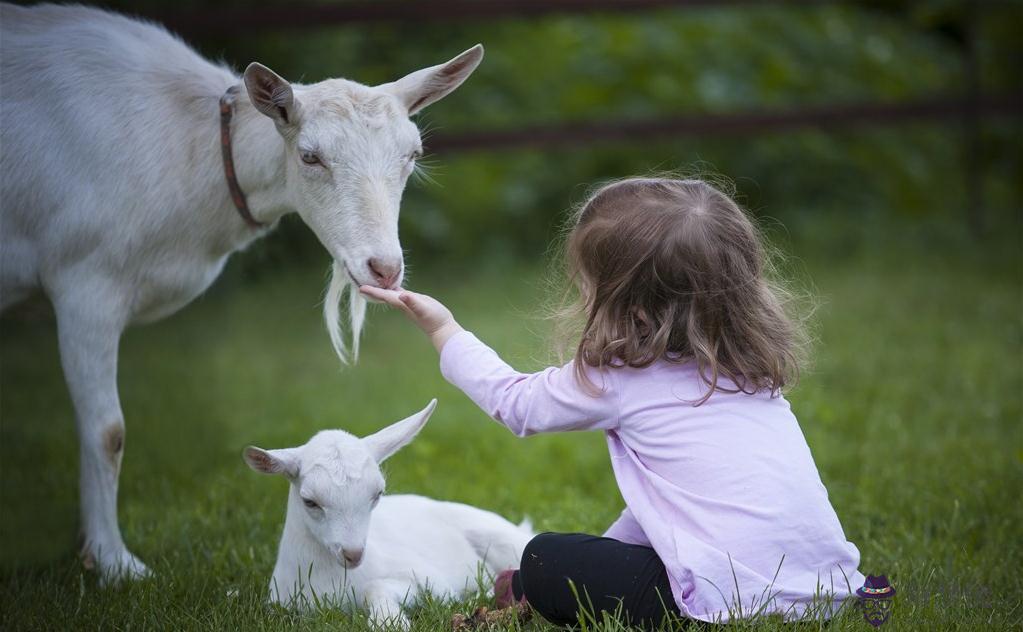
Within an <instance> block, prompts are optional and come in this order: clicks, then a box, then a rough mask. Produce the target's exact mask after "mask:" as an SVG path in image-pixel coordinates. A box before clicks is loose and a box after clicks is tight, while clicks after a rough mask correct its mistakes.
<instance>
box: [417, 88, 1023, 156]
mask: <svg viewBox="0 0 1023 632" xmlns="http://www.w3.org/2000/svg"><path fill="white" fill-rule="evenodd" d="M976 115H980V116H984V117H1015V118H1020V117H1021V116H1023V94H1021V95H1011V96H1004V97H998V98H983V99H980V100H977V101H975V100H972V99H966V98H962V97H948V98H933V99H927V100H920V101H911V102H903V103H861V104H842V105H825V106H817V107H799V108H793V109H789V110H780V111H763V110H757V111H747V112H735V113H729V114H693V115H684V116H675V117H666V118H659V119H651V120H619V121H592V122H581V123H580V122H574V123H558V124H552V125H538V126H531V127H517V128H514V129H508V130H476V131H466V132H451V133H444V132H437V133H436V134H434V135H432V136H430V137H429V138H428V139H427V141H426V144H427V146H428V148H429V150H430V151H431V152H433V153H446V152H454V151H481V150H498V149H513V148H547V147H564V146H578V145H583V144H592V143H599V142H612V141H648V140H650V139H663V138H665V137H670V136H724V135H730V134H751V133H761V132H762V133H775V132H780V131H788V130H796V129H802V128H817V129H840V128H843V127H851V126H857V125H864V124H879V123H884V124H893V123H912V122H915V121H934V120H949V119H953V120H954V119H962V120H964V121H966V120H969V118H970V117H973V116H976Z"/></svg>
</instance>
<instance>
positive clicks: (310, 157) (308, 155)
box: [301, 151, 323, 165]
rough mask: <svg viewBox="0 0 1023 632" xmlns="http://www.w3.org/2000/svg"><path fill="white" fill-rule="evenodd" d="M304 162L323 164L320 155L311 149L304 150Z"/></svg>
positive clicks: (302, 155)
mask: <svg viewBox="0 0 1023 632" xmlns="http://www.w3.org/2000/svg"><path fill="white" fill-rule="evenodd" d="M301 158H302V162H304V163H305V164H307V165H320V164H323V163H322V162H321V161H320V157H319V156H317V155H316V154H315V153H313V152H311V151H303V152H302V154H301Z"/></svg>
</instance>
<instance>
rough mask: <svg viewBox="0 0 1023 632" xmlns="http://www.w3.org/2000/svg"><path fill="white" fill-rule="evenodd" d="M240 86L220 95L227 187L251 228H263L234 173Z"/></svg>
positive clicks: (222, 149)
mask: <svg viewBox="0 0 1023 632" xmlns="http://www.w3.org/2000/svg"><path fill="white" fill-rule="evenodd" d="M237 91H238V86H231V87H230V88H228V89H227V92H225V93H224V96H222V97H220V150H221V154H222V155H223V157H224V178H226V179H227V188H228V189H230V190H231V200H232V201H233V202H234V206H235V208H237V209H238V214H239V215H241V216H242V219H243V220H245V223H246V224H248V225H249V226H250V227H251V228H263V227H265V226H266V224H264V223H263V222H260V221H259V220H257V219H256V218H255V217H253V216H252V212H251V211H249V203H248V201H247V200H246V199H245V192H244V191H242V188H241V186H240V185H239V184H238V177H237V176H236V175H235V173H234V157H233V155H232V154H231V117H233V116H234V101H235V94H236V93H237Z"/></svg>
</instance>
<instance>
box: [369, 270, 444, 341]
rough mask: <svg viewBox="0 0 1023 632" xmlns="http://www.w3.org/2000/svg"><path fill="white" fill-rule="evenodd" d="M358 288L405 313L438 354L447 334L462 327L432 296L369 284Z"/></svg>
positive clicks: (374, 298) (372, 297) (370, 296)
mask: <svg viewBox="0 0 1023 632" xmlns="http://www.w3.org/2000/svg"><path fill="white" fill-rule="evenodd" d="M359 291H360V292H361V293H362V294H363V295H364V296H366V297H368V298H371V299H373V300H376V301H380V302H381V303H387V304H388V305H390V306H391V307H397V308H398V309H400V310H401V311H403V312H405V315H406V316H408V318H409V320H411V321H412V322H413V323H415V324H416V325H418V326H419V328H420V329H422V330H423V332H424V333H425V334H426V335H427V336H429V337H430V342H432V343H433V346H434V348H435V349H437V352H438V353H440V350H441V349H443V348H444V343H445V342H447V341H448V339H449V338H451V336H454V335H455V334H457V333H458V332H460V331H462V326H461V325H459V324H458V323H457V322H455V318H454V316H452V315H451V311H450V310H449V309H448V308H447V307H444V304H443V303H441V302H440V301H438V300H437V299H435V298H433V297H432V296H427V295H425V294H417V293H415V292H409V291H408V290H384V289H381V288H378V287H374V286H372V285H363V286H361V287H359Z"/></svg>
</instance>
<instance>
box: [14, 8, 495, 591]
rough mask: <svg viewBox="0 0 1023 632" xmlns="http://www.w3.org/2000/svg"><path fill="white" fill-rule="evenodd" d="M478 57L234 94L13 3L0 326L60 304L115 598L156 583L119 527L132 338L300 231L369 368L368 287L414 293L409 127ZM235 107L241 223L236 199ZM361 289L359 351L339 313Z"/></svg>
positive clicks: (112, 37) (330, 311) (177, 48)
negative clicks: (274, 234)
mask: <svg viewBox="0 0 1023 632" xmlns="http://www.w3.org/2000/svg"><path fill="white" fill-rule="evenodd" d="M482 57H483V48H482V47H481V46H475V47H473V48H470V49H469V50H467V51H465V52H464V53H462V54H460V55H458V56H457V57H455V58H454V59H452V60H451V61H449V62H447V63H444V64H441V65H438V66H433V67H430V68H425V69H423V70H419V71H417V72H413V73H412V74H410V75H407V76H406V77H404V78H402V79H399V80H397V81H395V82H392V83H387V84H383V85H379V86H375V87H370V86H365V85H361V84H359V83H355V82H353V81H348V80H345V79H327V80H325V81H320V82H318V83H314V84H310V85H299V84H290V83H288V82H287V81H285V80H284V79H282V78H281V77H280V76H278V75H277V74H276V73H274V72H273V71H271V70H270V69H269V68H266V67H265V66H262V65H260V64H257V63H252V64H250V65H249V66H248V68H246V70H245V72H244V74H243V75H242V76H241V77H239V76H238V75H236V74H235V73H233V72H232V71H231V70H230V69H228V68H226V67H223V66H220V65H215V64H212V63H210V62H208V61H207V60H205V59H203V58H202V57H200V56H199V55H198V54H196V53H195V52H194V51H193V50H192V49H191V48H189V47H188V46H187V45H185V44H184V43H183V42H182V41H181V40H180V39H178V38H177V37H175V36H173V35H171V34H170V33H168V32H167V31H166V30H164V29H163V28H161V27H159V26H157V25H155V24H152V23H148V22H143V21H139V20H134V19H130V18H127V17H124V16H121V15H117V14H115V13H110V12H107V11H101V10H98V9H92V8H87V7H82V6H74V5H68V6H60V5H53V4H42V5H37V6H33V7H19V6H13V5H10V4H3V3H0V110H2V112H3V117H2V124H0V147H3V151H2V152H0V225H2V230H0V310H2V309H3V308H5V307H7V306H8V305H11V304H14V303H17V302H18V301H20V300H21V299H23V298H24V297H26V296H28V295H29V294H31V293H34V292H37V291H40V290H41V291H42V292H43V293H45V294H46V296H47V297H48V298H49V299H50V301H51V302H52V303H53V307H54V312H55V313H56V319H57V332H58V340H59V345H60V356H61V363H62V365H63V369H64V377H65V380H66V381H67V385H68V390H69V391H70V393H71V399H72V402H73V404H74V408H75V413H76V421H77V427H78V435H79V443H80V459H79V460H80V479H79V480H80V492H81V513H82V532H83V537H84V545H83V549H82V555H83V559H84V560H85V562H86V565H87V566H88V565H95V566H96V567H97V568H98V569H99V571H100V573H101V577H102V579H103V580H104V581H108V580H110V579H114V578H119V577H138V576H142V575H145V574H147V573H148V569H147V568H146V566H145V565H144V564H143V563H142V562H141V561H140V560H139V559H138V558H136V557H135V556H134V555H132V554H131V553H130V552H129V551H128V549H127V548H126V547H125V544H124V541H123V540H122V537H121V531H120V528H119V526H118V521H117V482H118V476H119V474H120V466H121V458H122V455H123V448H124V441H125V432H124V416H123V414H122V412H121V404H120V398H119V395H118V391H117V353H118V345H119V341H120V338H121V333H122V332H123V331H124V329H125V328H126V327H127V326H128V325H131V324H134V323H142V322H150V321H153V320H157V319H159V318H163V317H165V316H167V315H169V314H171V313H173V312H175V311H176V310H178V309H180V308H181V307H183V306H185V305H186V304H188V303H189V302H190V301H192V300H193V299H194V298H195V297H196V296H198V295H199V294H200V293H202V292H203V291H204V290H205V289H206V288H207V287H209V285H210V284H211V283H213V281H214V280H215V279H216V277H217V276H218V275H219V274H220V271H221V269H223V267H224V264H225V262H226V261H227V259H228V257H229V256H230V255H231V253H233V252H235V251H238V250H240V249H242V248H244V247H245V246H246V245H248V244H249V243H251V242H252V241H253V240H255V239H257V238H259V237H261V236H263V235H265V234H266V233H267V232H268V229H270V228H272V227H273V226H274V225H275V224H276V222H277V220H278V219H279V218H280V217H282V216H283V215H285V214H287V213H292V212H297V213H298V214H299V215H300V216H301V218H302V219H303V221H305V223H306V224H307V225H308V226H309V227H310V228H311V229H312V230H313V232H314V233H315V234H316V236H317V237H318V238H319V240H320V242H321V243H322V244H323V246H324V248H326V249H327V251H328V252H329V253H330V255H331V257H332V258H333V260H334V267H333V279H332V280H331V283H330V287H329V290H328V293H327V298H326V301H325V303H324V318H325V319H326V324H327V329H328V332H329V334H330V339H331V342H332V344H333V346H334V348H335V349H336V350H337V352H338V354H339V355H340V356H341V357H342V359H345V358H346V357H347V356H349V355H351V356H354V355H356V354H357V350H358V348H357V342H358V332H359V329H360V327H361V324H362V317H363V315H364V313H365V302H364V301H363V300H362V299H361V298H360V297H359V295H358V290H357V287H356V286H358V285H361V284H368V285H379V286H381V287H398V286H400V285H401V282H402V275H403V271H404V267H403V261H402V252H401V247H400V244H399V240H398V208H399V204H400V201H401V195H402V191H403V190H404V187H405V183H406V181H407V179H408V177H409V174H410V173H411V172H412V171H413V168H414V165H415V162H416V159H417V158H418V157H419V155H420V152H421V150H422V141H421V139H420V135H419V130H418V129H417V128H416V126H415V124H414V123H413V122H412V121H410V120H409V116H411V115H413V114H415V113H417V112H419V111H420V110H422V109H423V108H424V107H426V106H428V105H430V104H431V103H434V102H435V101H437V100H438V99H441V98H442V97H444V96H445V95H447V94H449V93H450V92H451V91H452V90H454V89H455V88H457V87H458V86H459V85H460V84H461V83H462V82H463V81H464V80H465V79H466V78H467V77H468V76H469V75H470V74H471V73H472V72H473V70H475V68H476V66H477V65H478V64H479V62H480V60H481V59H482ZM222 97H223V98H224V99H225V104H227V103H230V102H231V101H233V105H232V108H231V109H232V110H233V116H230V117H229V118H227V121H228V126H227V129H228V130H229V134H230V136H229V137H230V139H231V143H230V145H229V146H228V147H229V148H230V150H231V154H233V158H234V169H233V171H234V172H235V174H236V176H237V182H238V184H239V185H240V189H241V191H242V192H243V193H244V195H245V197H247V206H248V210H249V212H250V214H251V217H248V218H246V217H245V216H244V214H243V212H242V210H243V208H244V204H239V205H238V208H236V204H235V202H233V201H232V195H231V193H230V191H229V188H228V183H227V180H226V179H225V165H224V164H223V162H222V156H221V151H222V148H221V112H220V100H221V98H222ZM349 282H350V283H351V284H352V291H351V297H352V298H351V304H350V311H351V314H350V320H351V325H350V330H351V332H350V333H351V336H352V340H353V342H352V349H351V351H348V350H346V344H345V342H344V336H343V334H342V331H341V325H340V323H339V321H340V318H339V308H338V303H339V301H340V299H341V298H342V296H343V294H344V289H345V286H346V285H347V284H349Z"/></svg>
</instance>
